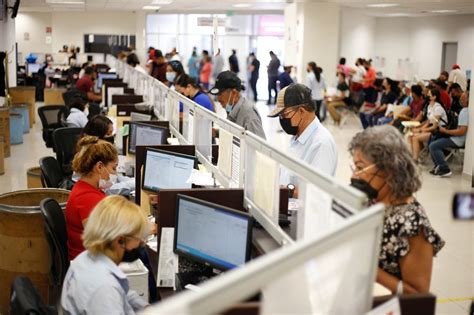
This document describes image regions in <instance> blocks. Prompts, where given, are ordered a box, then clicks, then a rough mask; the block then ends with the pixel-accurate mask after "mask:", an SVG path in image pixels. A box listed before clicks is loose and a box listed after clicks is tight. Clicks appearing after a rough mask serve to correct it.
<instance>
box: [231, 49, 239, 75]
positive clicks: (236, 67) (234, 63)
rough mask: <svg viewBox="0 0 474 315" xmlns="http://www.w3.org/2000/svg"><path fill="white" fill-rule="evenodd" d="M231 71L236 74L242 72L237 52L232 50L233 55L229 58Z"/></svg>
mask: <svg viewBox="0 0 474 315" xmlns="http://www.w3.org/2000/svg"><path fill="white" fill-rule="evenodd" d="M229 69H230V71H232V72H233V73H236V74H238V73H239V72H240V68H239V59H237V50H235V49H232V55H230V57H229Z"/></svg>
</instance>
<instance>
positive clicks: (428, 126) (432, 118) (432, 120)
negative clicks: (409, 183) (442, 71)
mask: <svg viewBox="0 0 474 315" xmlns="http://www.w3.org/2000/svg"><path fill="white" fill-rule="evenodd" d="M428 97H429V99H430V101H429V103H428V107H427V111H426V116H427V119H426V120H425V121H424V122H423V123H422V124H421V125H420V126H419V127H415V128H413V129H412V135H411V136H409V137H408V142H409V143H410V145H411V149H412V155H413V159H414V160H415V161H416V163H421V161H420V160H419V157H420V152H421V149H422V147H423V145H424V144H425V143H427V142H428V140H430V137H431V136H432V135H433V133H434V132H435V131H436V130H437V128H438V127H444V126H445V125H446V124H447V122H448V116H447V114H446V110H445V109H444V107H443V106H442V105H441V98H440V93H439V91H438V90H437V89H435V88H432V89H430V92H429V93H428Z"/></svg>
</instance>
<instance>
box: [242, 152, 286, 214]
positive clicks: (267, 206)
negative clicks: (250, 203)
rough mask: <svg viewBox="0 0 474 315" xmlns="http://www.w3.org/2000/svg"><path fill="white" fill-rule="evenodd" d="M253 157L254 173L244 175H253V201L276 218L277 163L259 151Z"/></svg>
mask: <svg viewBox="0 0 474 315" xmlns="http://www.w3.org/2000/svg"><path fill="white" fill-rule="evenodd" d="M255 157H256V159H255V173H254V174H246V176H247V175H248V176H253V183H254V185H253V189H254V191H253V199H254V202H255V204H256V205H257V206H258V207H259V208H261V209H262V210H264V211H265V212H266V213H267V214H268V216H269V217H270V218H272V219H274V220H278V213H276V212H277V211H275V204H276V200H275V198H276V196H275V191H276V190H277V186H278V185H277V177H278V176H277V174H278V171H279V169H278V164H277V163H276V162H275V161H274V160H272V159H271V158H269V157H267V156H266V155H263V154H262V153H260V152H256V155H255Z"/></svg>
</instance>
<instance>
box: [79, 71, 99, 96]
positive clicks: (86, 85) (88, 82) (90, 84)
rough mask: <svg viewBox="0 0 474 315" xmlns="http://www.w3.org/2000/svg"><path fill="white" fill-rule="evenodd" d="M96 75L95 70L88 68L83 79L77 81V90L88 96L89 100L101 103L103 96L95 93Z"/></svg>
mask: <svg viewBox="0 0 474 315" xmlns="http://www.w3.org/2000/svg"><path fill="white" fill-rule="evenodd" d="M95 78H96V73H95V71H94V68H92V67H90V66H89V67H86V69H85V70H84V75H83V76H82V78H80V79H79V80H77V82H76V89H78V90H79V91H81V92H84V93H86V94H87V99H88V100H89V101H91V102H101V101H102V96H101V95H100V94H98V93H94V80H95Z"/></svg>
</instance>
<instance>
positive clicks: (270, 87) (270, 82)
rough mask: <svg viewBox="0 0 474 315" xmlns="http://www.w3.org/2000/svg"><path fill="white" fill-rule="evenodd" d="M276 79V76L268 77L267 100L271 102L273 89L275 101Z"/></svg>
mask: <svg viewBox="0 0 474 315" xmlns="http://www.w3.org/2000/svg"><path fill="white" fill-rule="evenodd" d="M277 80H278V77H268V102H269V103H272V91H275V102H276V98H277V94H278V91H277Z"/></svg>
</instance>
